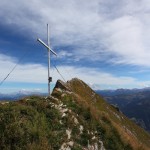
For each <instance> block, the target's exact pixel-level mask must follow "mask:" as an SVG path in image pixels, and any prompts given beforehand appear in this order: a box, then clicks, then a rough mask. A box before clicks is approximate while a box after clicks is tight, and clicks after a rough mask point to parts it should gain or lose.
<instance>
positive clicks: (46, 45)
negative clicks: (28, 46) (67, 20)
mask: <svg viewBox="0 0 150 150" xmlns="http://www.w3.org/2000/svg"><path fill="white" fill-rule="evenodd" d="M37 41H38V42H40V43H41V44H42V45H43V46H45V47H46V48H47V50H48V96H50V82H52V77H50V52H52V53H53V54H54V55H56V56H57V54H56V53H55V52H54V51H53V50H52V49H51V48H50V39H49V25H48V24H47V44H45V43H44V42H43V41H42V40H41V39H39V38H38V39H37Z"/></svg>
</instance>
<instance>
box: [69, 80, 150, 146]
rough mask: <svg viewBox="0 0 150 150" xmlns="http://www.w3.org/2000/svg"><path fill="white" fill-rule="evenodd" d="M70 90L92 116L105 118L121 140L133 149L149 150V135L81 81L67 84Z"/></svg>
mask: <svg viewBox="0 0 150 150" xmlns="http://www.w3.org/2000/svg"><path fill="white" fill-rule="evenodd" d="M69 84H70V85H69V86H70V87H71V89H72V90H73V91H74V92H75V93H77V94H78V95H80V98H81V99H82V100H85V101H86V104H87V105H88V106H90V107H91V112H92V113H93V115H95V116H96V117H97V118H98V117H101V118H102V117H105V118H107V119H108V120H109V121H110V122H111V124H112V125H113V127H115V128H116V129H117V131H118V132H119V135H120V136H121V139H123V141H126V142H127V143H130V144H131V145H132V146H133V148H134V149H149V148H150V135H149V134H148V133H147V132H145V130H143V129H142V128H140V127H139V126H137V125H136V124H135V123H133V122H132V121H130V120H129V119H128V118H127V117H125V116H124V115H123V114H121V113H120V112H118V111H117V110H116V109H115V108H114V107H112V106H110V105H109V104H108V103H106V102H105V101H104V100H103V99H102V97H100V96H99V95H97V94H96V93H95V92H94V91H93V90H92V89H90V88H89V87H88V86H87V85H86V84H85V83H83V82H82V81H81V80H77V79H75V80H72V81H71V82H70V83H69Z"/></svg>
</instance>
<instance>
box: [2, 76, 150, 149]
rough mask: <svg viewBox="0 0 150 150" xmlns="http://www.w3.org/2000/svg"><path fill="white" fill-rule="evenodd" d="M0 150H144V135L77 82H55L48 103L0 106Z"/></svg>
mask: <svg viewBox="0 0 150 150" xmlns="http://www.w3.org/2000/svg"><path fill="white" fill-rule="evenodd" d="M0 138H1V139H2V140H0V149H19V148H21V149H41V150H43V149H45V150H47V149H49V150H59V149H60V150H104V149H111V150H123V149H124V150H130V149H135V150H137V149H139V150H142V149H145V150H146V149H147V150H148V149H150V135H149V134H148V133H146V132H145V131H144V130H143V129H141V128H140V127H138V126H137V125H135V124H134V123H133V122H131V121H130V120H128V119H127V118H126V117H125V116H124V115H123V114H121V113H120V112H118V111H117V109H116V108H114V107H112V106H110V105H109V104H107V103H106V102H105V101H104V100H103V99H102V97H100V96H99V95H97V94H96V93H95V92H94V91H93V90H92V89H91V88H89V86H88V85H86V84H85V83H84V82H83V81H81V80H79V79H77V78H74V79H72V80H71V81H68V82H67V83H64V82H62V81H60V80H59V81H58V82H57V83H56V86H55V88H54V90H53V92H52V96H51V97H37V96H32V97H28V98H24V99H22V100H20V101H17V102H11V103H3V104H0Z"/></svg>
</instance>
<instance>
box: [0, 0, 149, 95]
mask: <svg viewBox="0 0 150 150" xmlns="http://www.w3.org/2000/svg"><path fill="white" fill-rule="evenodd" d="M0 18H1V22H0V70H1V71H0V80H3V79H4V78H5V77H6V75H7V74H8V73H9V72H10V70H11V69H12V68H13V67H14V66H15V64H16V63H17V62H18V61H19V60H21V61H20V62H19V64H18V66H17V67H16V69H15V70H14V71H13V72H12V74H11V75H10V76H9V78H7V80H6V81H5V82H4V83H3V84H2V85H1V86H0V93H11V92H17V91H22V90H23V91H24V90H26V91H38V92H47V50H46V49H45V48H44V47H43V46H42V45H40V44H39V43H38V42H37V41H36V39H37V38H38V37H40V38H41V39H42V40H43V41H45V42H46V25H47V23H49V25H50V42H51V47H52V48H53V49H54V50H55V51H56V52H57V53H58V57H57V58H56V57H55V56H53V55H51V62H52V64H55V65H57V67H58V69H59V70H60V72H61V73H62V75H63V76H64V78H65V80H70V79H71V78H73V77H78V78H80V79H82V80H83V81H85V82H86V83H88V84H89V85H90V86H91V87H92V88H93V89H116V88H144V87H149V86H150V63H149V59H150V42H149V39H150V20H149V18H150V1H148V0H142V1H141V0H132V1H130V0H121V1H117V0H107V1H106V0H93V1H90V0H86V1H85V0H83V1H80V0H55V1H53V0H30V1H28V0H27V1H20V0H13V2H11V3H10V1H8V0H5V1H3V2H1V5H0ZM51 75H52V77H53V82H52V86H54V84H55V82H56V81H57V79H61V77H60V76H59V74H58V73H57V71H56V70H55V68H54V67H53V65H52V68H51Z"/></svg>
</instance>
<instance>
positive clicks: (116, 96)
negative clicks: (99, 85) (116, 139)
mask: <svg viewBox="0 0 150 150" xmlns="http://www.w3.org/2000/svg"><path fill="white" fill-rule="evenodd" d="M97 93H99V94H100V95H102V96H103V97H104V99H106V101H107V102H109V103H110V104H113V105H117V106H118V107H119V109H120V110H121V111H122V112H123V113H124V114H125V115H127V116H128V117H129V118H130V119H132V120H133V121H135V122H136V123H137V124H138V125H140V126H141V127H143V128H144V129H146V130H147V131H149V132H150V88H144V89H132V90H130V89H118V90H99V91H97Z"/></svg>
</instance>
